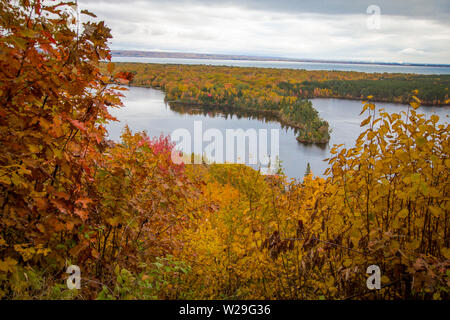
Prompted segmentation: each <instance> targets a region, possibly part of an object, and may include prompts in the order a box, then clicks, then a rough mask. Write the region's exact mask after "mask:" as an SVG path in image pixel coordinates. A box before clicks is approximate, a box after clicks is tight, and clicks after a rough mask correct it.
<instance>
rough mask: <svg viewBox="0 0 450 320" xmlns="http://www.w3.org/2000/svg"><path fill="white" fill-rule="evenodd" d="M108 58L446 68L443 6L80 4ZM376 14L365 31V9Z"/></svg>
mask: <svg viewBox="0 0 450 320" xmlns="http://www.w3.org/2000/svg"><path fill="white" fill-rule="evenodd" d="M79 4H80V7H81V8H82V9H88V10H90V11H92V12H94V13H95V14H96V15H97V16H98V18H99V19H101V20H105V21H106V24H107V25H108V26H109V27H110V28H111V29H112V34H113V37H114V39H113V40H112V42H111V48H112V49H115V50H149V51H151V50H166V51H180V52H196V53H224V54H244V55H259V56H279V57H288V58H309V59H333V60H353V61H383V62H418V63H450V2H449V1H448V0H445V1H443V0H431V1H418V0H408V1H404V0H397V1H378V3H373V1H364V0H363V1H358V2H357V4H355V1H334V0H322V1H320V0H315V1H309V0H306V1H298V0H292V1H282V0H279V1H269V0H258V1H256V0H247V1H245V0H241V1H234V0H229V1H227V0H225V1H214V0H208V1H207V0H198V1H187V0H166V1H155V0H149V1H138V0H129V1H126V2H125V1H118V0H108V1H103V0H95V1H94V0H79ZM373 4H375V5H377V6H379V8H380V10H381V15H380V20H379V22H380V23H379V29H374V28H368V24H367V22H368V19H370V18H373V17H371V16H369V15H368V14H367V12H366V10H367V7H368V6H369V5H373Z"/></svg>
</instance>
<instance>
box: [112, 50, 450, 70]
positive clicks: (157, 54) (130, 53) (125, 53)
mask: <svg viewBox="0 0 450 320" xmlns="http://www.w3.org/2000/svg"><path fill="white" fill-rule="evenodd" d="M112 55H113V56H114V57H134V58H138V57H140V58H173V59H210V60H248V61H286V62H313V63H340V64H365V65H392V66H424V67H450V65H448V64H424V63H395V62H366V61H342V60H317V59H292V58H282V57H259V56H246V55H229V54H210V53H189V52H162V51H134V50H112Z"/></svg>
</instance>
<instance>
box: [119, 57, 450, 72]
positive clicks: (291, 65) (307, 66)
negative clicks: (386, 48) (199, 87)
mask: <svg viewBox="0 0 450 320" xmlns="http://www.w3.org/2000/svg"><path fill="white" fill-rule="evenodd" d="M112 61H113V62H140V63H160V64H191V65H194V64H203V65H213V66H235V67H255V68H277V69H304V70H337V71H358V72H367V73H375V72H379V73H383V72H387V73H417V74H450V67H431V66H407V65H382V64H357V63H354V64H349V63H324V62H293V61H252V60H214V59H178V58H145V57H114V56H113V57H112Z"/></svg>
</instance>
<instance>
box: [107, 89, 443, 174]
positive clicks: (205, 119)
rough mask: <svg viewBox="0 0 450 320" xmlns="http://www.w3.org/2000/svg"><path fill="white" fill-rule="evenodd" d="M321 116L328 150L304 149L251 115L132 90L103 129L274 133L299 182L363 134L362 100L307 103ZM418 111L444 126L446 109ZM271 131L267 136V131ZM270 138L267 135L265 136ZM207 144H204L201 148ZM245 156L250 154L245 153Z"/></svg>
mask: <svg viewBox="0 0 450 320" xmlns="http://www.w3.org/2000/svg"><path fill="white" fill-rule="evenodd" d="M311 101H312V103H313V105H314V107H315V108H316V109H317V110H318V111H319V113H320V115H321V117H322V118H323V119H325V120H327V121H328V122H329V124H330V127H331V129H332V132H331V140H330V142H329V144H328V145H327V146H317V145H304V144H301V143H299V142H298V141H297V140H296V135H295V131H294V130H293V129H290V128H286V127H283V126H282V125H280V124H279V123H278V122H276V121H274V120H272V119H270V118H269V119H268V118H265V117H262V116H261V115H255V114H245V115H243V114H239V115H237V114H235V113H233V112H231V111H230V112H216V111H211V110H202V109H199V108H197V109H194V110H192V109H190V108H180V107H176V106H173V107H171V106H169V105H168V104H166V103H165V102H164V93H163V92H162V91H160V90H156V89H150V88H138V87H131V88H129V91H127V92H125V98H124V105H125V107H124V108H121V109H113V110H111V114H112V115H113V116H115V117H116V118H117V119H118V120H119V121H120V122H115V123H110V124H109V125H108V126H107V129H108V132H109V138H110V139H113V140H115V141H117V140H118V139H119V137H120V133H121V131H122V130H123V128H124V126H125V124H128V126H129V127H130V129H131V130H132V131H133V132H137V131H142V130H146V131H147V132H148V134H149V135H150V136H159V135H160V134H164V135H171V134H172V132H174V130H176V129H183V128H184V129H187V130H188V131H189V132H190V133H191V135H192V136H193V133H194V121H201V124H202V126H203V131H205V130H207V129H210V128H215V129H218V130H220V131H221V132H222V133H223V135H224V136H225V131H226V130H227V129H243V130H248V129H255V130H259V129H268V130H271V129H278V130H279V157H280V160H281V162H282V163H281V164H282V167H283V169H284V172H285V173H286V175H287V176H288V177H290V178H300V179H301V178H302V177H303V175H304V173H305V170H306V166H307V163H308V162H309V163H310V165H311V170H312V172H313V174H314V175H317V176H322V175H323V172H324V171H325V169H326V168H327V167H328V165H327V163H326V162H324V161H323V159H325V158H328V157H329V151H330V146H332V145H334V144H342V143H343V144H345V146H346V147H351V146H353V144H354V141H355V140H356V138H357V137H358V135H359V134H360V133H361V128H360V126H359V125H360V122H361V121H362V120H363V119H364V116H359V113H360V112H361V108H362V104H361V102H360V101H354V100H344V99H322V98H320V99H311ZM376 105H377V107H382V108H385V110H386V111H387V112H400V111H402V110H406V109H407V106H406V105H400V104H392V103H381V102H380V103H376ZM418 110H419V112H421V113H425V114H426V116H427V118H428V117H430V116H431V115H432V114H437V115H438V116H439V117H440V119H441V120H440V121H442V122H448V115H449V114H450V107H449V106H446V107H420V108H419V109H418ZM269 132H270V131H269ZM269 137H270V135H269ZM204 145H205V144H204ZM246 155H247V156H248V153H247V151H246Z"/></svg>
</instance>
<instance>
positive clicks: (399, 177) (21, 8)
mask: <svg viewBox="0 0 450 320" xmlns="http://www.w3.org/2000/svg"><path fill="white" fill-rule="evenodd" d="M18 3H19V4H14V3H13V2H12V1H7V0H0V101H1V103H0V148H1V149H0V151H1V152H0V299H8V300H10V299H108V300H116V299H145V300H150V299H190V300H197V299H231V300H234V299H238V300H245V299H253V300H260V299H261V300H264V299H290V300H296V299H307V300H319V299H322V300H324V299H327V300H328V299H329V300H334V299H337V300H341V299H355V300H359V299H369V300H372V299H383V300H384V299H393V300H395V299H435V300H447V299H448V298H449V281H450V278H449V276H450V273H449V266H450V235H449V232H450V217H449V209H450V206H449V192H450V186H449V181H450V180H449V167H450V158H449V154H450V144H449V139H450V137H449V133H450V128H449V125H448V122H447V119H439V117H438V116H436V115H433V116H431V117H426V116H425V115H423V114H421V113H420V111H419V110H420V109H418V108H419V106H420V105H434V106H442V105H446V104H447V105H448V104H449V92H448V88H449V83H450V76H449V75H428V76H426V75H411V74H387V73H383V74H380V73H371V74H369V73H361V72H350V71H349V72H344V71H306V70H290V69H268V68H240V67H225V66H201V65H193V66H188V65H169V64H142V63H112V62H110V60H111V51H110V48H109V45H108V41H109V40H110V38H111V30H110V29H109V28H108V27H107V26H106V24H107V22H106V23H105V22H93V21H91V22H84V23H83V24H80V23H79V22H78V18H77V15H76V14H73V8H74V7H76V4H64V3H59V4H55V3H53V2H50V4H49V3H48V2H44V1H40V0H36V1H20V2H18ZM81 14H82V15H83V16H84V17H86V18H89V17H92V18H93V17H95V14H94V13H91V12H89V11H86V10H82V11H81ZM128 86H140V87H149V88H159V89H161V90H163V91H164V94H165V97H166V101H167V102H168V103H171V104H174V105H182V106H186V107H189V106H196V107H214V108H217V109H219V110H220V109H221V108H225V107H229V108H233V109H235V110H237V111H239V110H242V111H252V112H261V113H265V112H266V113H270V114H271V115H273V116H274V117H275V118H276V119H277V121H279V122H280V123H284V124H285V125H287V126H290V127H293V128H296V129H298V136H297V140H298V141H299V143H310V144H311V143H312V144H324V143H325V144H326V143H328V141H329V139H330V135H332V134H333V132H332V131H331V130H330V127H329V123H328V122H327V121H326V120H324V119H322V118H321V117H320V115H319V113H318V112H317V110H316V109H315V108H314V105H313V103H311V101H310V100H309V99H311V98H315V97H334V98H347V99H356V100H362V101H363V103H362V104H361V114H363V115H364V119H365V120H364V121H362V123H361V124H360V126H361V128H360V129H361V133H360V135H359V137H358V138H357V140H356V141H355V145H354V147H351V148H345V147H343V146H342V145H341V146H339V145H336V146H333V147H332V149H331V156H330V158H329V159H326V161H327V163H328V169H327V171H326V173H325V177H317V176H315V175H314V172H313V173H309V174H306V175H305V177H304V179H301V180H298V179H290V178H288V177H286V176H285V175H283V174H273V175H263V174H261V173H260V172H259V171H257V170H254V169H252V168H251V167H248V166H246V165H242V164H206V163H204V164H184V163H174V162H173V161H172V158H171V155H172V151H173V149H174V144H173V143H172V142H171V140H170V138H169V137H164V136H161V137H151V136H149V135H148V134H147V133H146V132H133V130H132V129H131V128H128V127H124V128H123V133H122V136H121V141H120V142H113V141H110V140H108V139H107V129H106V124H107V123H109V122H112V121H115V120H117V119H114V117H113V116H111V114H110V111H111V110H113V109H114V108H126V107H127V106H126V105H124V104H123V103H122V100H123V93H124V92H125V90H127V87H128ZM379 101H388V102H402V103H405V104H409V108H408V110H407V112H403V111H402V112H398V113H387V112H385V111H384V110H383V109H381V108H379V107H377V105H376V104H377V102H379ZM69 265H76V266H79V268H80V270H81V274H82V280H81V288H80V289H75V290H70V289H68V287H67V284H66V279H67V277H68V274H67V273H66V269H67V267H68V266H69ZM370 265H377V266H379V267H380V269H381V270H382V273H381V288H380V289H379V290H369V289H368V287H367V285H366V280H367V277H368V274H367V273H366V270H367V267H368V266H370Z"/></svg>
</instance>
